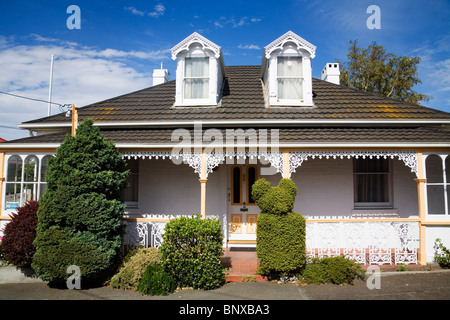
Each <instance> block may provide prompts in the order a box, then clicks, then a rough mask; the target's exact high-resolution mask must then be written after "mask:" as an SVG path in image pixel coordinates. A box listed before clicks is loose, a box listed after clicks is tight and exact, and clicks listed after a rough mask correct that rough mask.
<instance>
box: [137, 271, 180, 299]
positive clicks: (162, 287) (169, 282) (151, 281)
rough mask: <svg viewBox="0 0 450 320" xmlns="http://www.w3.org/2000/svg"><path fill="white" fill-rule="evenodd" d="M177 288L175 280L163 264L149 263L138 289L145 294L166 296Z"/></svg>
mask: <svg viewBox="0 0 450 320" xmlns="http://www.w3.org/2000/svg"><path fill="white" fill-rule="evenodd" d="M176 288H177V286H176V284H175V280H174V279H173V278H172V277H171V276H170V275H169V274H168V273H167V272H166V271H165V270H164V267H163V266H162V265H161V264H154V265H149V266H148V267H147V269H146V270H145V272H144V274H143V276H142V278H141V280H140V281H139V284H138V286H137V290H138V291H139V292H141V293H142V294H145V295H152V296H161V295H163V296H166V295H168V294H170V293H173V292H174V291H175V289H176Z"/></svg>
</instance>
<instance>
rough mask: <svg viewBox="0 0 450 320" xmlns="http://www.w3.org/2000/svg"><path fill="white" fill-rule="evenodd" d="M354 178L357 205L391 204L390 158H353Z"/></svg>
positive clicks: (379, 205) (387, 205)
mask: <svg viewBox="0 0 450 320" xmlns="http://www.w3.org/2000/svg"><path fill="white" fill-rule="evenodd" d="M353 178H354V202H355V206H358V207H389V206H391V196H390V173H389V160H388V159H353Z"/></svg>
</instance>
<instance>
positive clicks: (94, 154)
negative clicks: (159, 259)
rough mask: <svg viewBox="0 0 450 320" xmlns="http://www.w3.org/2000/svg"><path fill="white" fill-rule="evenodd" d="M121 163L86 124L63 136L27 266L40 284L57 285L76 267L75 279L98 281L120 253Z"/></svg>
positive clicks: (124, 173)
mask: <svg viewBox="0 0 450 320" xmlns="http://www.w3.org/2000/svg"><path fill="white" fill-rule="evenodd" d="M125 166H126V163H125V161H124V160H123V159H122V157H121V155H120V154H119V152H118V151H117V149H116V148H115V146H114V144H113V143H112V142H109V141H106V139H105V138H104V137H103V136H102V135H101V133H100V131H99V130H98V128H96V127H94V126H93V121H92V120H86V121H84V122H83V123H82V124H81V125H80V126H79V127H78V129H77V131H76V136H75V137H72V136H67V137H66V139H65V140H64V142H63V143H62V144H61V146H60V147H59V148H58V150H57V153H56V156H55V157H54V158H52V159H51V160H50V161H49V169H48V172H47V175H46V178H47V188H46V190H45V193H44V194H43V195H42V197H41V198H40V206H39V211H38V225H37V233H36V240H35V241H34V245H35V247H36V254H35V255H34V257H33V263H32V267H33V269H34V270H35V271H36V274H37V275H38V276H39V277H40V278H41V279H43V280H46V281H50V282H61V281H64V280H66V279H67V278H68V277H69V276H71V274H69V273H67V268H68V267H69V266H70V265H76V266H78V267H79V268H80V271H81V279H82V280H83V279H86V280H88V281H90V280H99V276H100V275H104V274H105V271H107V270H109V268H111V267H112V266H113V265H114V263H115V262H116V258H117V257H118V255H119V253H120V248H121V246H122V242H123V235H124V226H123V224H122V221H121V218H122V216H123V213H124V209H125V206H124V204H123V203H122V202H121V201H119V200H118V199H119V198H120V195H121V193H122V191H123V189H124V188H125V187H126V185H127V183H126V176H127V174H128V171H126V170H125Z"/></svg>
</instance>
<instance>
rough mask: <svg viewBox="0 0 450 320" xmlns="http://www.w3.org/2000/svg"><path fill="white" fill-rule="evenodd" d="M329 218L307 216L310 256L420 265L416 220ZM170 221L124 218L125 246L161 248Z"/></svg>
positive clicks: (166, 218)
mask: <svg viewBox="0 0 450 320" xmlns="http://www.w3.org/2000/svg"><path fill="white" fill-rule="evenodd" d="M216 218H217V217H216ZM327 218H328V219H320V220H319V219H307V223H306V255H307V257H308V259H311V258H322V257H325V256H330V257H333V256H339V255H344V256H345V257H347V258H349V259H352V260H354V261H356V262H357V263H360V264H417V252H418V248H419V221H418V220H417V219H400V218H391V219H389V218H386V219H377V218H373V219H355V218H353V219H352V218H348V219H330V217H327ZM168 221H169V216H160V217H156V218H155V217H153V218H150V219H148V218H147V219H145V218H143V219H131V218H128V219H127V218H126V219H124V223H125V224H126V228H127V229H126V235H125V239H124V245H125V246H127V247H134V246H138V245H141V246H144V247H149V246H152V247H159V246H160V245H161V244H162V241H163V237H162V235H163V233H164V227H165V224H166V223H167V222H168ZM223 221H225V223H226V220H223ZM225 229H226V228H225ZM224 234H225V235H226V233H225V232H224Z"/></svg>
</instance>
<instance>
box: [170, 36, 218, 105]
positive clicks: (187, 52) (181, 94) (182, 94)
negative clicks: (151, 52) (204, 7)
mask: <svg viewBox="0 0 450 320" xmlns="http://www.w3.org/2000/svg"><path fill="white" fill-rule="evenodd" d="M172 59H174V60H177V75H176V93H175V106H184V107H190V106H216V105H217V104H218V102H219V101H220V98H221V94H222V92H221V91H222V84H223V79H224V77H225V66H224V63H223V58H222V50H221V48H220V47H219V46H218V45H216V44H214V43H213V42H211V41H209V40H208V39H206V38H204V37H203V36H201V35H200V34H198V33H196V32H194V33H193V34H191V35H190V36H189V37H187V38H186V39H184V40H183V41H181V42H180V43H179V44H177V45H176V46H175V47H173V48H172Z"/></svg>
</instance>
